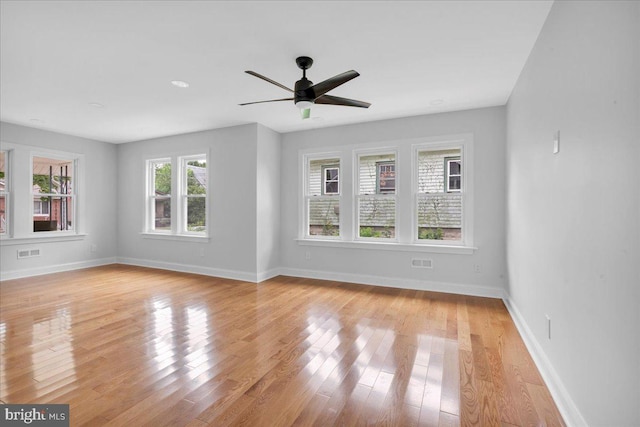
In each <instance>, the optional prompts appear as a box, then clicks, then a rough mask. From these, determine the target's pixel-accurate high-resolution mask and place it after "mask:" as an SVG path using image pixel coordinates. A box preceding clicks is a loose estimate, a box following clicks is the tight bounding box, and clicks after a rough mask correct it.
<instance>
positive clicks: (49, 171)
mask: <svg viewBox="0 0 640 427" xmlns="http://www.w3.org/2000/svg"><path fill="white" fill-rule="evenodd" d="M72 185H73V161H71V160H58V159H49V158H46V157H34V158H33V193H34V194H72V193H73V191H72Z"/></svg>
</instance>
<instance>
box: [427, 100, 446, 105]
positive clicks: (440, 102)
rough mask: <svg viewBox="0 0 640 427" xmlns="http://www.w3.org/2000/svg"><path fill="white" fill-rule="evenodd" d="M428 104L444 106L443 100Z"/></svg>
mask: <svg viewBox="0 0 640 427" xmlns="http://www.w3.org/2000/svg"><path fill="white" fill-rule="evenodd" d="M429 104H431V105H442V104H444V99H434V100H433V101H431V102H430V103H429Z"/></svg>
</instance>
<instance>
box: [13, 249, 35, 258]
mask: <svg viewBox="0 0 640 427" xmlns="http://www.w3.org/2000/svg"><path fill="white" fill-rule="evenodd" d="M34 256H40V249H18V259H21V258H31V257H34Z"/></svg>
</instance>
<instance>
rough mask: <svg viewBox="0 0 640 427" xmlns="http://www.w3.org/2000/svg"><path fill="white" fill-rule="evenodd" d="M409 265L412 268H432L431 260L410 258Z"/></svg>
mask: <svg viewBox="0 0 640 427" xmlns="http://www.w3.org/2000/svg"><path fill="white" fill-rule="evenodd" d="M411 267H413V268H433V260H430V259H419V258H413V259H412V260H411Z"/></svg>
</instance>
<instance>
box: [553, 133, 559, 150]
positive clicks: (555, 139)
mask: <svg viewBox="0 0 640 427" xmlns="http://www.w3.org/2000/svg"><path fill="white" fill-rule="evenodd" d="M559 152H560V131H559V130H558V131H556V133H554V134H553V154H558V153H559Z"/></svg>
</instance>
